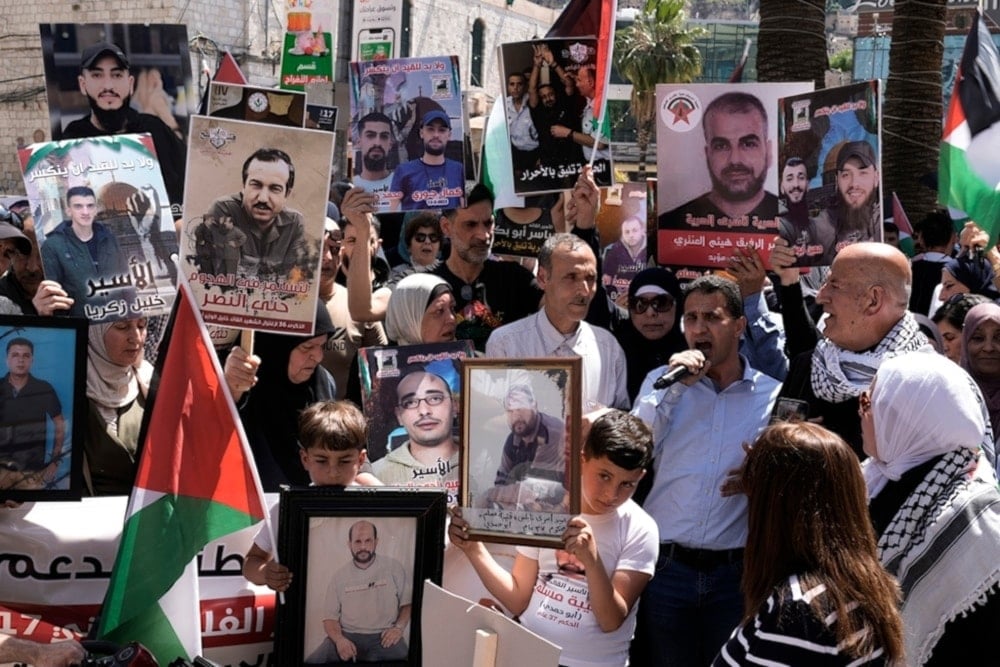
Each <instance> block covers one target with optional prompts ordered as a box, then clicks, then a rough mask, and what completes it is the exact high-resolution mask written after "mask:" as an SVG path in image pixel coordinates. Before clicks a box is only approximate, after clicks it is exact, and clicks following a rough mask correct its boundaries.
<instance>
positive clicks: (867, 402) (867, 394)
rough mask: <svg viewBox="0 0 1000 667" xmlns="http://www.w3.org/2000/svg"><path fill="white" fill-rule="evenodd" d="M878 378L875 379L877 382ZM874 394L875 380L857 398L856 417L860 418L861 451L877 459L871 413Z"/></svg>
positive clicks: (873, 417)
mask: <svg viewBox="0 0 1000 667" xmlns="http://www.w3.org/2000/svg"><path fill="white" fill-rule="evenodd" d="M877 379H878V378H876V380H877ZM874 392H875V380H872V383H871V385H870V386H869V387H868V389H867V390H865V391H863V392H861V396H859V397H858V416H859V417H861V449H862V451H864V453H865V454H867V455H868V456H870V457H872V458H873V459H877V458H878V456H877V455H876V452H877V449H876V447H875V444H876V443H875V415H874V414H873V412H872V394H873V393H874Z"/></svg>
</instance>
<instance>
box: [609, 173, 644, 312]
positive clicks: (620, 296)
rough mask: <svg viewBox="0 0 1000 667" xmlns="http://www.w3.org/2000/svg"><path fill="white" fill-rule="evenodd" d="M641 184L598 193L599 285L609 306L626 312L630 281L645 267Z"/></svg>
mask: <svg viewBox="0 0 1000 667" xmlns="http://www.w3.org/2000/svg"><path fill="white" fill-rule="evenodd" d="M646 191H647V185H646V184H645V183H616V184H615V185H613V186H611V187H610V188H608V189H607V190H602V191H601V208H600V210H599V211H598V213H597V230H598V232H599V234H600V238H601V243H602V244H604V246H603V247H602V248H601V282H602V283H603V284H604V291H605V292H607V295H608V299H609V300H610V301H611V303H613V304H615V305H617V306H618V307H620V308H623V309H626V310H627V309H628V287H629V285H630V284H631V283H632V278H634V277H635V274H637V273H639V272H640V271H642V270H643V269H645V268H646V266H647V265H648V263H649V259H650V257H651V253H650V252H649V249H648V233H647V224H648V220H647V216H646V197H647V193H646Z"/></svg>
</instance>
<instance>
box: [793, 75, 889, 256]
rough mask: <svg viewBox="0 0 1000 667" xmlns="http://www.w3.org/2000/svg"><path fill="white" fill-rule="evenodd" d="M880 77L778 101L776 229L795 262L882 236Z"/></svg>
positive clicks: (831, 252)
mask: <svg viewBox="0 0 1000 667" xmlns="http://www.w3.org/2000/svg"><path fill="white" fill-rule="evenodd" d="M880 128H881V113H880V111H879V81H878V80H877V79H876V80H874V81H865V82H862V83H856V84H853V85H850V86H842V87H840V88H828V89H825V90H817V91H816V92H813V93H808V94H805V95H795V96H792V97H785V98H782V99H780V100H779V101H778V164H779V166H780V168H781V172H780V174H779V177H780V181H779V184H778V200H779V206H780V218H779V228H778V234H779V235H780V236H781V237H782V238H783V239H785V241H787V242H788V245H789V246H791V247H792V248H793V249H794V250H795V254H796V255H797V256H798V260H797V261H796V264H795V265H796V266H826V265H828V264H831V263H832V262H833V259H834V257H835V256H836V254H837V253H838V252H840V250H841V249H842V248H843V247H844V246H847V245H850V244H852V243H858V242H859V241H881V240H882V215H883V213H882V185H881V175H882V168H881V156H882V150H881V143H880V137H881V131H880Z"/></svg>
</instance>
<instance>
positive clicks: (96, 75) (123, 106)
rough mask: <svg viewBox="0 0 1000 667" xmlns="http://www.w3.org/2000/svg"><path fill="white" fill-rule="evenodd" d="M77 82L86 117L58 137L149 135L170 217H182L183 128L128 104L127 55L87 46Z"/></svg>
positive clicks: (131, 85) (106, 44) (105, 45)
mask: <svg viewBox="0 0 1000 667" xmlns="http://www.w3.org/2000/svg"><path fill="white" fill-rule="evenodd" d="M77 80H78V82H79V84H80V92H81V93H83V94H84V95H86V96H87V101H88V102H89V103H90V115H89V116H84V117H83V118H78V119H77V120H74V121H73V122H72V123H70V124H69V125H67V126H66V129H65V130H63V133H62V138H63V139H82V138H86V137H102V136H107V135H110V134H126V133H130V134H136V133H142V132H148V133H149V134H150V135H151V136H152V138H153V145H154V146H155V147H156V157H157V159H158V160H159V163H160V171H161V172H162V173H163V182H164V185H166V188H167V196H168V197H169V198H170V208H171V211H172V213H173V216H174V219H177V218H180V216H181V202H182V200H183V198H184V169H185V167H186V162H187V148H186V146H185V145H184V142H183V141H182V140H181V136H180V133H181V129H180V127H179V126H177V125H176V124H174V125H173V126H172V127H171V126H168V125H167V124H166V123H165V122H164V121H163V120H161V119H160V118H159V117H157V116H153V115H151V114H147V113H139V112H138V111H135V110H134V109H132V108H131V107H130V106H129V103H130V102H131V100H132V93H133V92H134V90H135V78H134V77H133V76H132V75H131V74H130V72H129V62H128V57H127V56H126V55H125V52H124V51H122V50H121V49H120V48H118V46H116V45H115V44H111V43H110V42H99V43H97V44H94V45H92V46H89V47H87V48H86V49H84V50H83V55H82V57H81V58H80V75H79V77H77Z"/></svg>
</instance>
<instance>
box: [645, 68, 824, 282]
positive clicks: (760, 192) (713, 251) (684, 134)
mask: <svg viewBox="0 0 1000 667" xmlns="http://www.w3.org/2000/svg"><path fill="white" fill-rule="evenodd" d="M812 89H813V84H812V82H807V83H755V84H658V85H657V86H656V106H657V114H656V168H657V184H658V189H657V211H656V213H657V257H656V260H657V262H658V263H659V264H669V265H675V266H676V265H679V266H697V267H710V268H714V267H719V268H725V267H726V265H727V263H728V260H729V258H730V257H731V256H732V255H733V252H734V250H735V249H736V248H738V247H745V246H746V247H749V246H752V247H754V248H756V249H757V250H758V251H760V253H761V255H762V256H763V257H764V259H765V261H766V260H767V258H768V257H769V255H770V244H771V243H772V242H773V239H774V237H775V236H776V235H777V233H778V196H777V194H776V192H777V191H776V184H777V182H778V169H777V160H778V152H777V151H778V146H777V143H778V142H777V136H778V120H777V108H778V99H779V98H781V97H787V96H789V95H795V94H798V93H804V92H809V91H812Z"/></svg>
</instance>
